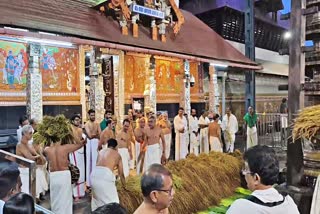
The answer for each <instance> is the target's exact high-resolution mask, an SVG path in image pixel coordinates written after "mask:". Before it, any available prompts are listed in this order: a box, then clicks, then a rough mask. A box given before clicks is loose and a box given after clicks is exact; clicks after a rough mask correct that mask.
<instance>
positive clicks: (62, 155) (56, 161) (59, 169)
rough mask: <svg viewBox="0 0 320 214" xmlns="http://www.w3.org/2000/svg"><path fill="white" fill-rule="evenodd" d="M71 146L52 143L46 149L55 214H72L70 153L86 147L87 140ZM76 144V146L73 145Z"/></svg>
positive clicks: (71, 143) (51, 197)
mask: <svg viewBox="0 0 320 214" xmlns="http://www.w3.org/2000/svg"><path fill="white" fill-rule="evenodd" d="M76 139H77V138H75V139H74V140H72V142H70V144H64V145H62V144H61V142H56V143H52V144H51V145H50V147H46V148H45V149H44V154H45V155H46V157H47V158H48V161H49V166H50V167H49V169H50V202H51V210H52V212H53V213H64V214H72V186H71V174H70V170H69V168H68V166H69V160H68V157H69V153H72V152H74V151H77V150H78V149H80V148H81V147H83V146H84V144H85V143H86V140H81V141H80V142H76ZM74 142H76V144H73V143H74Z"/></svg>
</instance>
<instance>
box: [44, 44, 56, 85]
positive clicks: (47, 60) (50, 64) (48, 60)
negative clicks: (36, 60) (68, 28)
mask: <svg viewBox="0 0 320 214" xmlns="http://www.w3.org/2000/svg"><path fill="white" fill-rule="evenodd" d="M41 63H42V67H43V69H44V70H46V71H50V73H51V77H52V78H53V79H54V80H56V79H57V76H56V75H55V73H54V70H55V69H56V65H57V64H56V60H55V59H54V58H53V56H51V55H50V54H49V51H48V50H47V49H46V48H44V49H43V56H42V60H41Z"/></svg>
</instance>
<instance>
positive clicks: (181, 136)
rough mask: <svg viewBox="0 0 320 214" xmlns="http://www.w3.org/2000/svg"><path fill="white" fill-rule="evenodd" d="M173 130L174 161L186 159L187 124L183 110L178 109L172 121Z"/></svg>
mask: <svg viewBox="0 0 320 214" xmlns="http://www.w3.org/2000/svg"><path fill="white" fill-rule="evenodd" d="M173 125H174V130H175V133H176V145H175V148H176V149H175V160H176V161H177V160H180V159H184V158H186V156H187V154H188V142H187V137H186V135H187V134H188V133H187V130H188V122H187V119H186V117H185V116H184V109H183V108H182V107H180V108H179V112H178V115H177V116H175V118H174V120H173Z"/></svg>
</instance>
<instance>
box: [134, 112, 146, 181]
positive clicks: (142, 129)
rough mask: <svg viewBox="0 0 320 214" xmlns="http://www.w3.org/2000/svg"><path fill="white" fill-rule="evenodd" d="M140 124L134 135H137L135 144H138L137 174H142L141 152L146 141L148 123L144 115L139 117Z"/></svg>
mask: <svg viewBox="0 0 320 214" xmlns="http://www.w3.org/2000/svg"><path fill="white" fill-rule="evenodd" d="M138 124H139V125H138V126H137V127H136V129H135V130H134V137H135V140H136V142H135V146H136V162H137V174H138V175H139V174H140V164H139V161H138V158H139V155H140V152H141V151H142V145H143V142H144V138H145V125H146V120H145V119H144V117H141V118H140V119H138Z"/></svg>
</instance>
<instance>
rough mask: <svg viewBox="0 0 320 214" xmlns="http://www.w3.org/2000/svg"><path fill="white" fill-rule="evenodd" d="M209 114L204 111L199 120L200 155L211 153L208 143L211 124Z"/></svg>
mask: <svg viewBox="0 0 320 214" xmlns="http://www.w3.org/2000/svg"><path fill="white" fill-rule="evenodd" d="M207 116H208V112H206V111H205V110H203V111H202V114H201V116H200V118H199V122H198V124H199V128H200V153H209V142H208V126H209V123H210V120H209V118H208V117H207Z"/></svg>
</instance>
